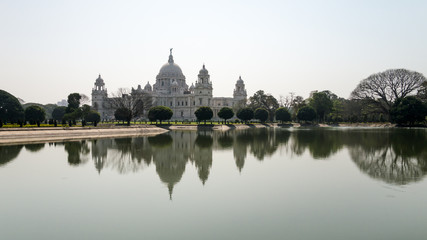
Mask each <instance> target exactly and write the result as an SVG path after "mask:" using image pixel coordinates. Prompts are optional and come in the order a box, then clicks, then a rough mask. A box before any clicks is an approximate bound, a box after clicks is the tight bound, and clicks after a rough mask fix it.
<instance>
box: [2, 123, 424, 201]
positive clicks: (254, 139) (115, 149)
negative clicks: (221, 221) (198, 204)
mask: <svg viewBox="0 0 427 240" xmlns="http://www.w3.org/2000/svg"><path fill="white" fill-rule="evenodd" d="M426 142H427V134H426V131H425V129H343V128H340V129H337V128H326V129H288V128H286V129H281V128H274V129H267V128H256V129H247V130H235V131H171V132H168V133H166V134H161V135H157V136H153V137H134V138H116V139H98V140H91V141H80V142H64V143H55V144H54V145H55V146H57V145H60V146H62V145H63V146H64V149H65V151H66V152H67V153H68V163H69V164H70V165H72V166H77V165H80V164H82V163H85V162H87V161H88V159H89V156H91V158H92V160H93V162H94V166H95V169H96V170H97V171H98V173H101V172H102V171H103V169H105V168H109V169H113V170H115V171H117V172H119V173H121V174H127V173H131V172H139V171H141V170H143V169H144V168H145V167H146V166H149V165H150V164H154V165H155V167H156V172H157V174H158V175H159V178H160V180H161V181H162V182H163V183H164V184H165V185H166V186H167V188H168V189H169V194H170V197H172V192H173V188H174V186H175V185H176V184H177V183H178V182H179V181H180V180H181V178H182V176H183V174H184V172H185V168H186V165H187V163H191V164H193V165H194V166H195V168H196V169H197V172H198V176H199V179H200V181H201V182H202V184H206V182H207V181H208V179H209V175H210V170H211V167H212V162H213V157H212V156H213V154H212V153H213V151H233V156H234V160H235V164H236V166H237V169H238V171H240V172H241V171H242V170H243V168H244V166H245V160H246V158H247V156H248V154H251V155H253V156H254V157H255V158H256V159H258V160H259V161H262V160H264V159H266V158H267V157H269V156H271V155H273V154H275V153H276V152H277V151H278V150H279V149H282V150H285V151H290V152H291V153H293V154H295V155H297V156H299V155H302V154H304V153H309V154H310V155H311V156H312V157H313V159H328V158H329V157H330V156H331V155H333V154H335V153H337V152H339V151H340V150H342V149H348V151H349V155H350V158H351V159H352V161H353V162H354V163H355V164H356V166H358V168H359V169H360V170H361V171H362V172H363V173H365V174H367V175H368V176H370V177H372V178H376V179H380V180H382V181H385V182H387V183H391V184H406V183H409V182H414V181H419V180H420V179H421V178H422V177H424V176H425V174H426V172H427V149H426V148H425V146H424V145H425V143H426ZM44 146H45V144H31V145H25V149H26V150H28V151H31V152H36V151H39V150H41V149H42V148H43V147H44ZM22 148H23V146H22V145H16V146H0V155H1V159H0V166H1V165H5V164H6V163H8V162H10V161H12V160H13V159H14V158H16V157H17V156H18V154H19V152H20V151H21V149H22ZM282 150H281V153H282ZM286 156H288V157H292V154H287V155H286Z"/></svg>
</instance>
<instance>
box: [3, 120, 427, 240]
mask: <svg viewBox="0 0 427 240" xmlns="http://www.w3.org/2000/svg"><path fill="white" fill-rule="evenodd" d="M426 144H427V131H426V129H380V128H320V129H319V128H313V129H309V128H307V129H303V128H301V129H293V128H291V129H287V128H263V129H259V128H255V129H247V130H232V131H225V132H222V131H199V132H196V131H171V132H168V133H166V134H161V135H157V136H151V137H133V138H116V139H97V140H86V141H75V142H56V143H42V144H25V145H12V146H0V182H1V184H0V193H1V195H0V196H1V201H0V202H1V204H0V239H328V240H330V239H426V237H427V228H426V224H427V208H426V207H425V204H426V203H427V191H426V190H427V181H426V179H425V175H426V173H427V147H426Z"/></svg>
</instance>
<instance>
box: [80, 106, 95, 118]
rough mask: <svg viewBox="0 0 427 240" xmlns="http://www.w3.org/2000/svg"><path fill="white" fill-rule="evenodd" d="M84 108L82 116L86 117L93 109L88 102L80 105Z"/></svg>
mask: <svg viewBox="0 0 427 240" xmlns="http://www.w3.org/2000/svg"><path fill="white" fill-rule="evenodd" d="M80 109H81V110H82V118H83V119H84V118H85V117H86V115H87V114H89V112H90V111H91V110H92V109H91V107H90V106H89V105H87V104H83V106H81V107H80Z"/></svg>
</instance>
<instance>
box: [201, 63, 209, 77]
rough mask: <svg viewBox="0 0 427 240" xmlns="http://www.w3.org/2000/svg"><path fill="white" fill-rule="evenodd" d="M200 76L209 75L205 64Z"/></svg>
mask: <svg viewBox="0 0 427 240" xmlns="http://www.w3.org/2000/svg"><path fill="white" fill-rule="evenodd" d="M199 74H200V75H207V74H209V72H208V70H207V69H206V68H205V64H203V68H202V69H200V71H199Z"/></svg>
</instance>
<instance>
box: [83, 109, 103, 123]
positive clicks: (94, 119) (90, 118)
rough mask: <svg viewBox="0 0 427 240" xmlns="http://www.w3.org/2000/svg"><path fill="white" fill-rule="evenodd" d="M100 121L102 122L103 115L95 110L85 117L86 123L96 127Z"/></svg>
mask: <svg viewBox="0 0 427 240" xmlns="http://www.w3.org/2000/svg"><path fill="white" fill-rule="evenodd" d="M100 120H101V115H99V112H97V111H94V110H90V111H89V112H88V113H87V114H86V116H85V121H86V122H91V123H93V126H95V127H96V125H98V123H99V121H100Z"/></svg>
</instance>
